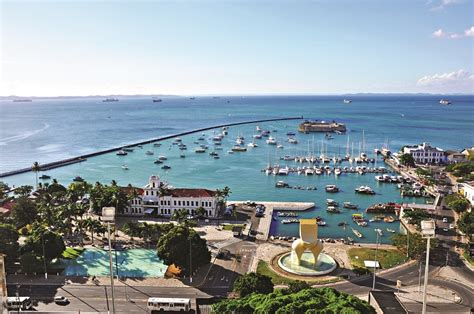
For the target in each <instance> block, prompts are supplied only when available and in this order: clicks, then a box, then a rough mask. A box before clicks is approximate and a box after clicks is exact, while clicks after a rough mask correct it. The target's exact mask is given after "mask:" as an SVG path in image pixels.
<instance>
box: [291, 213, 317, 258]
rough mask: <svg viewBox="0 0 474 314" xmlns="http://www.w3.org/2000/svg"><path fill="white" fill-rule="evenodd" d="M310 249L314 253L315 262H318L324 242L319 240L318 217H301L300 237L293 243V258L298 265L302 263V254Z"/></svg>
mask: <svg viewBox="0 0 474 314" xmlns="http://www.w3.org/2000/svg"><path fill="white" fill-rule="evenodd" d="M307 249H309V250H310V251H311V253H313V257H314V263H315V264H316V263H317V262H318V256H319V253H321V251H322V250H323V244H322V243H321V241H320V240H318V224H317V222H316V219H300V238H299V239H298V240H295V241H294V242H293V244H292V245H291V260H292V263H294V264H296V265H300V264H301V255H303V252H304V251H306V250H307Z"/></svg>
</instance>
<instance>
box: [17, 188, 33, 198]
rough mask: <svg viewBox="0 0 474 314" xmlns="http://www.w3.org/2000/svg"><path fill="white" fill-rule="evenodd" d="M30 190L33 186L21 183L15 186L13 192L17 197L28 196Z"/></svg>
mask: <svg viewBox="0 0 474 314" xmlns="http://www.w3.org/2000/svg"><path fill="white" fill-rule="evenodd" d="M31 191H33V187H32V186H31V185H22V186H19V187H17V188H15V191H14V192H13V193H14V194H15V195H16V196H18V197H22V196H24V197H28V196H30V193H31Z"/></svg>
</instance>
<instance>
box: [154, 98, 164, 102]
mask: <svg viewBox="0 0 474 314" xmlns="http://www.w3.org/2000/svg"><path fill="white" fill-rule="evenodd" d="M162 101H163V100H162V99H161V98H153V102H162Z"/></svg>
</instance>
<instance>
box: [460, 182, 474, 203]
mask: <svg viewBox="0 0 474 314" xmlns="http://www.w3.org/2000/svg"><path fill="white" fill-rule="evenodd" d="M458 191H459V194H461V195H462V196H464V197H465V198H466V199H467V200H468V201H469V202H470V203H471V207H474V182H472V181H471V182H466V183H461V184H459V186H458Z"/></svg>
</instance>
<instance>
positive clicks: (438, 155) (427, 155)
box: [403, 143, 446, 164]
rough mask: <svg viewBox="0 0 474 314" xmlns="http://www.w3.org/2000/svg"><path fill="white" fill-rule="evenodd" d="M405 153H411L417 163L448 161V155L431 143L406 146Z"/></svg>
mask: <svg viewBox="0 0 474 314" xmlns="http://www.w3.org/2000/svg"><path fill="white" fill-rule="evenodd" d="M403 153H404V154H410V155H411V156H412V157H413V158H414V159H415V163H417V164H442V163H445V162H446V156H445V153H444V151H443V150H442V149H441V148H438V147H433V146H431V145H430V144H429V143H422V144H420V145H415V146H405V147H404V148H403Z"/></svg>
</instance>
